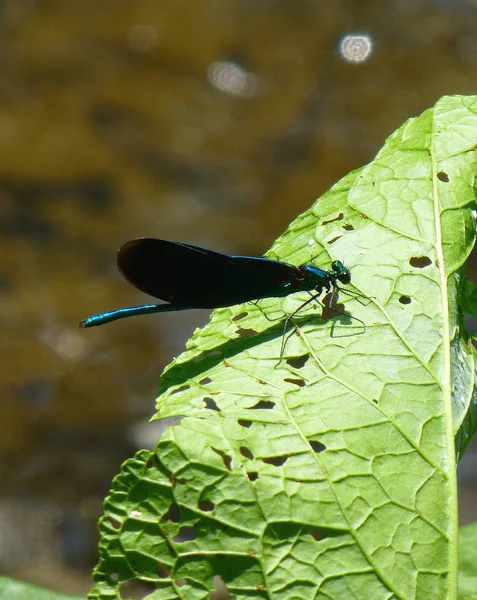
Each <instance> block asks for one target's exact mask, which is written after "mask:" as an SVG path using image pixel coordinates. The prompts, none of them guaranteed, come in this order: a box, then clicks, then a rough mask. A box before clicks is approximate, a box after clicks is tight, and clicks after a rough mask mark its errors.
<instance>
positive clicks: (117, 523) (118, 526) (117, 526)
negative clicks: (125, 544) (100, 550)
mask: <svg viewBox="0 0 477 600" xmlns="http://www.w3.org/2000/svg"><path fill="white" fill-rule="evenodd" d="M108 521H109V524H110V525H111V527H112V528H113V529H121V521H118V520H117V519H113V518H112V517H109V519H108Z"/></svg>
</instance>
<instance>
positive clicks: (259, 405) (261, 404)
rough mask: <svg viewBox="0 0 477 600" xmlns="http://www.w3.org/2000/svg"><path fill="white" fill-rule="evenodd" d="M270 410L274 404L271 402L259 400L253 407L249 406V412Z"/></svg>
mask: <svg viewBox="0 0 477 600" xmlns="http://www.w3.org/2000/svg"><path fill="white" fill-rule="evenodd" d="M272 408H275V402H272V401H271V400H260V401H259V402H257V404H255V406H251V407H250V410H261V409H262V410H271V409H272Z"/></svg>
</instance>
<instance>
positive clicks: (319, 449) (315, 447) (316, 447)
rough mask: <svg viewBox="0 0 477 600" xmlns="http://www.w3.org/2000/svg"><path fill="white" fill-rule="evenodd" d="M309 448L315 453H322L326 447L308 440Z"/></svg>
mask: <svg viewBox="0 0 477 600" xmlns="http://www.w3.org/2000/svg"><path fill="white" fill-rule="evenodd" d="M310 446H311V447H312V448H313V450H314V451H315V452H323V450H326V446H325V445H324V444H322V443H321V442H317V441H315V440H310Z"/></svg>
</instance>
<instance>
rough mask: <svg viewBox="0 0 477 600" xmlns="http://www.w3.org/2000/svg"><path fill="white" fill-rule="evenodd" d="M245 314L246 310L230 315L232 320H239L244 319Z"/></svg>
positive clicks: (246, 313)
mask: <svg viewBox="0 0 477 600" xmlns="http://www.w3.org/2000/svg"><path fill="white" fill-rule="evenodd" d="M247 315H248V312H241V313H240V314H239V315H235V317H232V321H240V320H241V319H244V318H245V317H246V316H247Z"/></svg>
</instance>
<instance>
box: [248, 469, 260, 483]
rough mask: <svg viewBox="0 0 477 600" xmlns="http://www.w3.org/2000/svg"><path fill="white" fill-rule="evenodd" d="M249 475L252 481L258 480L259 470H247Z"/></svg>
mask: <svg viewBox="0 0 477 600" xmlns="http://www.w3.org/2000/svg"><path fill="white" fill-rule="evenodd" d="M247 477H248V478H249V479H250V481H257V479H258V472H257V471H247Z"/></svg>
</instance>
